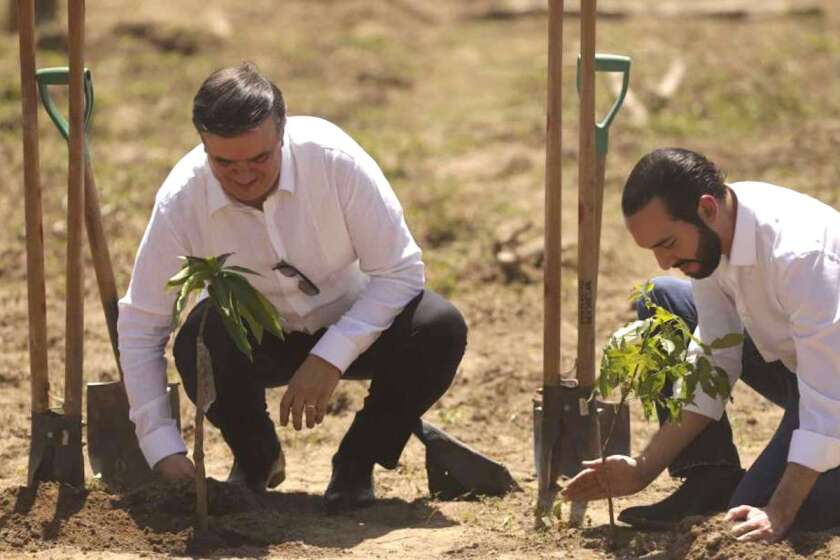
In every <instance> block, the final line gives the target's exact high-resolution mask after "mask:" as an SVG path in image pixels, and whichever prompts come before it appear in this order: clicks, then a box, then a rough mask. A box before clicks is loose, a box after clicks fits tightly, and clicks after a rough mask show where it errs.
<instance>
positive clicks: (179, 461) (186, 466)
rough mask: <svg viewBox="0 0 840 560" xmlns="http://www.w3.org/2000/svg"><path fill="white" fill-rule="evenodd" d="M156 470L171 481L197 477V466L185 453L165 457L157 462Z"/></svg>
mask: <svg viewBox="0 0 840 560" xmlns="http://www.w3.org/2000/svg"><path fill="white" fill-rule="evenodd" d="M154 470H155V472H156V473H158V474H160V475H161V476H162V477H163V478H164V479H165V480H168V481H170V482H177V481H179V480H194V479H195V466H194V465H193V462H192V461H190V460H189V459H188V458H187V456H186V455H184V454H183V453H174V454H172V455H169V456H167V457H164V458H163V459H161V460H160V461H158V462H157V464H156V465H155V469H154Z"/></svg>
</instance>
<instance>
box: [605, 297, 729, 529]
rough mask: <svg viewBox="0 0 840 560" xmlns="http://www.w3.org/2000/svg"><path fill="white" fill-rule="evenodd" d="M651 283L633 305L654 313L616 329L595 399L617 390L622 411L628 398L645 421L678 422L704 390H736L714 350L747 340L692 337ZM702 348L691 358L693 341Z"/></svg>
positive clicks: (725, 392)
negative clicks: (661, 416)
mask: <svg viewBox="0 0 840 560" xmlns="http://www.w3.org/2000/svg"><path fill="white" fill-rule="evenodd" d="M652 289H653V284H650V283H648V284H646V285H644V286H637V287H636V288H634V290H633V293H632V295H631V300H632V301H639V300H641V301H642V302H643V303H644V305H645V307H646V308H647V309H648V310H649V311H650V312H651V316H650V317H649V318H647V319H641V320H638V321H632V322H630V323H627V324H626V325H625V326H624V327H622V328H621V329H619V330H618V331H616V333H615V334H614V335H613V336H612V337H611V338H610V340H609V342H608V343H607V345H606V347H605V348H604V351H603V356H602V358H601V367H600V373H599V375H598V379H597V380H596V382H595V388H594V389H593V391H592V397H591V398H595V397H596V396H598V395H600V396H601V397H602V398H603V397H608V396H609V395H614V394H615V393H616V392H617V393H618V395H619V401H618V404H617V405H616V406H618V407H621V406H622V405H623V404H624V403H625V402H627V400H628V399H630V398H636V399H638V400H639V401H640V402H641V405H642V410H643V412H644V415H645V419H646V420H650V419H651V418H653V417H654V414H655V412H656V407H657V406H659V407H661V408H664V409H666V410H667V411H668V414H669V417H670V418H671V420H672V421H674V422H679V421H680V419H681V418H682V411H683V408H684V407H685V406H686V405H687V404H691V403H693V402H694V395H695V393H696V391H697V388H698V387H700V388H702V389H703V391H704V392H705V393H707V394H708V395H709V396H711V397H722V398H728V397H729V394H730V392H731V390H732V388H731V386H730V384H729V377H728V376H727V374H726V371H725V370H724V369H723V368H721V367H719V366H715V365H714V364H713V363H712V361H711V360H710V358H711V355H712V351H713V350H721V349H724V348H730V347H732V346H736V345H738V344H740V343H741V342H743V340H744V337H743V335H741V334H738V333H730V334H727V335H726V336H723V337H721V338H718V339H716V340H715V341H713V342H712V343H711V344H707V343H704V342H703V341H701V340H700V339H698V338H697V337H695V336H694V333H692V332H691V330H690V329H689V328H688V325H687V324H686V323H685V321H684V320H683V319H682V318H681V317H679V316H677V315H674V314H673V313H671V312H670V311H668V310H667V309H665V308H663V307H660V306H658V305H656V304H655V303H654V302H653V300H652V299H651V297H650V291H651V290H652ZM692 341H693V342H694V343H695V344H696V345H697V346H698V347H699V349H700V352H699V353H695V354H694V355H693V356H690V355H689V352H688V349H689V345H690V343H691V342H692ZM666 383H670V384H672V386H673V388H674V390H673V393H672V394H671V395H663V394H662V389H663V387H665V385H666ZM617 416H618V415H617V414H616V415H613V418H612V422H611V423H610V427H609V429H608V431H607V435H606V437H605V438H603V445H602V446H601V447H600V448H599V451H600V458H601V461H603V460H604V452H605V451H606V449H607V445H608V444H609V441H610V438H611V437H612V434H613V429H614V428H615V420H616V417H617ZM607 500H608V503H609V514H610V527H611V528H613V529H614V528H615V519H614V517H613V501H612V496H611V495H610V489H609V488H607Z"/></svg>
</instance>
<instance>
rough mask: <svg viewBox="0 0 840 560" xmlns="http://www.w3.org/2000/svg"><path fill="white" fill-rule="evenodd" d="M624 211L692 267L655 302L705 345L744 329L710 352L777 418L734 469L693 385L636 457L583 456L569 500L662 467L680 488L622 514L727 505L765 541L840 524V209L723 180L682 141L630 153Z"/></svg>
mask: <svg viewBox="0 0 840 560" xmlns="http://www.w3.org/2000/svg"><path fill="white" fill-rule="evenodd" d="M622 210H623V213H624V218H625V223H626V225H627V229H628V230H629V231H630V234H631V235H632V236H633V239H634V240H635V242H636V243H637V244H638V245H639V246H640V247H643V248H646V249H650V250H651V251H652V252H653V253H654V255H655V257H656V259H657V261H658V262H659V265H660V267H661V268H662V269H664V270H667V269H670V268H678V269H680V270H681V271H682V272H683V273H684V274H685V275H687V276H689V277H690V278H691V280H690V282H689V281H685V280H679V279H676V278H660V279H656V280H655V282H654V285H655V288H654V292H653V300H654V301H655V302H656V303H657V304H659V305H661V306H663V307H665V308H667V309H669V310H671V311H673V312H675V313H676V314H678V315H680V316H682V317H683V319H685V320H686V321H687V322H688V323H689V325H690V326H692V327H696V331H695V333H696V334H697V336H698V337H699V338H700V339H701V340H703V341H704V342H707V343H708V342H710V341H713V340H715V339H716V338H718V337H720V336H723V335H725V334H728V333H732V332H738V333H741V332H743V333H744V334H745V335H746V337H745V341H744V343H743V345H739V346H737V347H735V348H730V349H726V350H720V351H716V352H715V354H714V361H715V363H716V365H718V366H721V367H723V368H724V369H725V370H726V371H727V372H728V374H729V376H730V378H731V379H730V380H731V381H732V382H733V383H734V382H735V381H736V380H737V379H738V378H740V379H742V380H743V381H744V382H746V383H747V385H749V386H750V387H751V388H752V389H754V390H755V391H756V392H757V393H758V394H759V395H761V396H762V397H764V398H766V399H768V400H770V401H771V402H773V403H775V404H777V405H779V406H780V407H782V408H783V409H784V416H783V418H782V421H781V423H780V424H779V426H778V428H777V429H776V432H775V434H774V435H773V437H772V438H771V439H770V441H769V443H768V444H767V446H766V447H765V449H764V450H763V451H762V453H761V455H760V456H759V457H758V459H756V461H755V462H754V463H753V465H752V466H751V467H750V469H749V470H748V471H747V472H746V473H744V472H743V470H742V469H741V464H740V461H739V458H738V452H737V450H736V448H735V446H734V445H733V443H732V430H731V428H730V424H729V421H728V420H727V417H726V414H725V413H724V407H725V404H726V403H725V402H723V401H722V400H718V399H714V398H711V397H709V396H708V395H706V394H704V393H702V392H700V391H699V390H698V394H697V396H696V398H695V402H694V404H693V405H692V406H689V407H687V408H686V411H685V412H684V414H683V418H682V422H681V423H680V424H676V423H672V422H671V421H670V419H669V418H668V416H667V411H664V410H660V411H659V418H660V424H661V427H660V429H659V431H658V432H657V433H656V434H655V435H654V436H653V438H652V439H651V441H650V442H649V443H648V445H647V447H646V448H645V449H644V451H642V453H641V454H640V455H639V456H638V457H634V458H631V457H624V456H612V457H608V458H607V459H606V461H605V462H604V463H601V462H600V461H598V462H592V463H588V464H586V465H585V467H586V468H585V469H584V470H583V471H582V472H581V473H580V474H578V475H577V476H576V477H575V478H574V479H573V480H572V481H570V483H569V484H568V485H567V486H566V488H565V489H564V491H563V493H564V495H565V497H566V498H569V499H572V500H592V499H597V498H602V497H605V496H606V492H605V491H604V488H606V487H609V488H611V489H612V492H613V495H615V496H620V495H629V494H633V493H636V492H638V491H640V490H642V489H643V488H645V487H646V486H647V485H648V484H650V483H651V482H652V481H653V480H654V479H655V478H656V477H657V476H658V475H659V473H660V472H662V470H664V469H665V468H666V467H667V468H669V470H670V473H671V475H673V476H680V477H684V478H685V481H684V483H683V484H682V486H681V487H680V488H679V489H678V490H676V492H675V493H674V494H672V495H671V496H669V497H667V498H665V499H664V500H663V501H661V502H659V503H656V504H653V505H649V506H639V507H632V508H628V509H626V510H624V511H623V512H622V513H621V515H620V516H619V519H620V520H623V521H625V522H627V523H630V524H632V525H636V526H662V525H665V524H669V523H673V522H676V521H678V520H680V519H681V518H683V517H686V516H689V515H696V514H704V513H712V512H716V511H725V510H727V509H728V513H727V519H728V520H730V521H732V522H734V525H733V529H732V531H733V533H734V534H735V535H736V536H737V537H738V538H739V539H742V540H765V541H776V540H778V539H780V538H781V537H782V536H783V535H784V534H785V533H786V532H787V531H788V530H789V529H790V528H791V527H796V528H807V529H824V528H827V527H834V526H840V508H838V507H837V504H838V503H840V468H838V465H840V213H838V212H837V211H836V210H834V209H833V208H831V207H829V206H827V205H825V204H823V203H821V202H819V201H817V200H815V199H813V198H811V197H809V196H806V195H804V194H800V193H798V192H795V191H792V190H788V189H785V188H782V187H778V186H774V185H771V184H767V183H760V182H738V183H725V182H724V179H723V176H722V174H721V172H720V171H719V170H718V168H717V167H716V166H715V165H714V164H713V163H712V162H710V161H709V160H707V159H706V158H705V157H703V156H702V155H700V154H697V153H694V152H691V151H688V150H681V149H662V150H656V151H654V152H652V153H650V154H648V155H646V156H645V157H643V158H642V159H641V161H639V163H638V164H637V165H636V166H635V168H634V169H633V171H632V173H631V174H630V177H629V178H628V180H627V184H626V185H625V187H624V193H623V197H622ZM645 311H646V310H644V309H641V308H640V309H639V312H640V316H644V312H645ZM695 350H696V348H695ZM671 390H672V388H671V387H666V388H665V391H671Z"/></svg>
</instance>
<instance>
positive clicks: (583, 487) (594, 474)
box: [561, 455, 650, 502]
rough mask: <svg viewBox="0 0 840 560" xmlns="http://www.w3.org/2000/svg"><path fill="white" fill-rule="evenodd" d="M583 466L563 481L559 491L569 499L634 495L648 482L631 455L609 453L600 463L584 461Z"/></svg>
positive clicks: (587, 499)
mask: <svg viewBox="0 0 840 560" xmlns="http://www.w3.org/2000/svg"><path fill="white" fill-rule="evenodd" d="M582 464H583V467H584V469H583V470H582V471H580V472H579V473H578V474H577V475H576V476H575V477H574V478H573V479H572V480H570V481H569V482H568V484H566V487H565V488H563V491H562V492H561V494H562V495H563V497H564V498H565V499H567V500H569V501H572V502H589V501H592V500H599V499H602V498H606V497H607V496H608V495H610V496H612V497H613V498H615V497H618V496H627V495H629V494H635V493H636V492H638V491H640V490H642V489H643V488H644V487H645V486H647V485H648V484H650V480H648V479H647V476H646V474H645V473H644V472H643V469H642V467H641V466H640V465H639V463H638V462H637V461H636V459H633V458H632V457H627V456H624V455H610V456H609V457H607V458H606V460H605V461H604V462H603V463H602V462H601V460H600V459H599V460H597V461H584V462H583V463H582Z"/></svg>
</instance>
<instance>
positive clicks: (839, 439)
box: [686, 182, 840, 472]
mask: <svg viewBox="0 0 840 560" xmlns="http://www.w3.org/2000/svg"><path fill="white" fill-rule="evenodd" d="M730 187H731V188H732V190H733V191H734V192H735V195H736V197H737V201H738V209H737V215H736V221H735V234H734V238H733V241H732V248H731V251H730V256H729V258H727V257H726V256H725V255H724V256H723V257H722V259H721V263H720V266H718V268H717V269H716V270H715V272H714V273H713V274H712V275H711V276H709V277H707V278H704V279H702V280H692V288H693V292H694V300H695V304H696V306H697V313H698V334H699V338H700V339H701V340H703V341H704V342H706V343H710V342H712V341H713V340H714V339H716V338H718V337H720V336H723V335H725V334H728V333H731V332H739V333H740V332H743V331H744V330H746V331H747V333H748V334H749V336H750V337H751V338H752V340H753V342H754V343H755V346H756V348H757V349H758V351H759V352H760V353H761V356H762V357H763V358H764V359H765V360H766V361H768V362H770V361H776V360H781V361H782V363H783V364H784V365H785V366H786V367H787V368H788V369H789V370H791V371H793V372H794V373H795V374H796V376H797V384H798V387H799V429H797V430H795V431H794V432H793V436H792V439H791V443H790V451H789V454H788V461H790V462H794V463H799V464H801V465H804V466H806V467H809V468H811V469H814V470H816V471H820V472H823V471H826V470H829V469H832V468H834V467H837V466H840V213H838V212H837V211H836V210H835V209H834V208H831V207H830V206H828V205H826V204H823V203H822V202H819V201H818V200H815V199H813V198H811V197H809V196H806V195H804V194H801V193H798V192H795V191H792V190H789V189H785V188H782V187H778V186H775V185H770V184H767V183H758V182H741V183H734V184H732V185H730ZM742 349H743V346H742V345H739V346H736V347H734V348H729V349H725V350H719V351H715V352H714V362H715V364H716V365H718V366H720V367H722V368H724V369H725V370H726V371H727V373H728V375H729V377H730V381H732V383H733V384H734V382H735V381H736V380H737V379H738V377H739V376H740V375H741V355H742ZM693 351H694V352H697V351H699V349H698V348H697V347H696V345H693ZM724 406H725V402H724V401H722V400H720V399H713V398H711V397H709V396H708V395H707V394H705V393H702V390H698V392H697V394H696V398H695V404H694V405H693V406H688V407H686V410H692V411H694V412H698V413H700V414H703V415H705V416H708V417H711V418H713V419H715V420H717V419H719V418H720V417H721V415H722V414H723V410H724Z"/></svg>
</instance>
